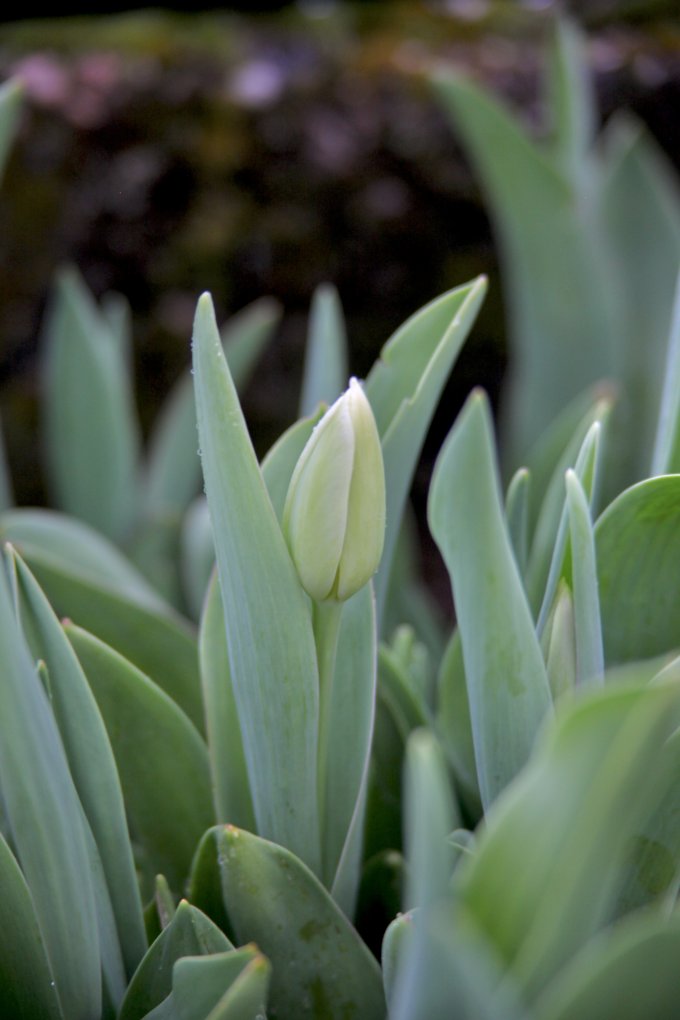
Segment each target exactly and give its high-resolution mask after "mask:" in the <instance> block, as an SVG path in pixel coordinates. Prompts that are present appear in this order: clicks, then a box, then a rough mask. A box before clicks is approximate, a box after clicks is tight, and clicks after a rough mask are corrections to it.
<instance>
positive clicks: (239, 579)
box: [193, 295, 320, 870]
mask: <svg viewBox="0 0 680 1020" xmlns="http://www.w3.org/2000/svg"><path fill="white" fill-rule="evenodd" d="M193 343H194V380H195V384H196V404H197V409H198V425H199V438H200V445H201V456H202V461H203V473H204V476H205V484H206V494H207V497H208V506H209V508H210V518H211V520H212V525H213V534H214V537H215V549H216V556H217V568H218V575H219V579H220V588H221V591H222V601H223V605H224V619H225V628H226V634H227V648H228V654H229V663H230V667H231V677H232V683H233V687H234V694H235V699H236V704H237V708H238V716H239V721H240V724H241V731H242V736H243V746H244V752H245V757H246V762H247V765H248V775H249V779H250V789H251V793H252V797H253V807H254V810H255V817H256V819H257V826H258V831H259V832H261V833H262V834H263V835H264V836H267V837H269V838H272V839H275V840H277V841H278V842H279V843H281V844H283V845H285V846H288V847H290V848H291V849H292V850H293V851H295V852H297V854H298V855H299V856H300V857H301V858H303V859H304V860H306V861H307V862H309V864H310V865H311V867H312V868H313V869H315V870H318V868H319V863H320V848H319V820H318V811H317V788H316V743H317V715H318V672H317V664H316V650H315V647H314V637H313V633H312V624H311V618H310V613H309V608H308V604H307V600H306V597H305V594H304V592H303V591H302V588H301V586H300V583H299V581H298V578H297V575H296V573H295V568H294V566H293V563H292V561H291V559H290V556H289V553H288V550H287V548H286V544H285V541H284V538H283V535H282V533H281V530H280V528H279V524H278V521H277V520H276V515H275V513H274V509H273V507H272V504H271V501H270V499H269V496H268V494H267V490H266V487H265V483H264V480H263V478H262V474H261V472H260V469H259V466H258V463H257V459H256V456H255V451H254V450H253V447H252V444H251V441H250V437H249V435H248V431H247V428H246V425H245V422H244V420H243V414H242V412H241V409H240V406H239V403H238V398H237V396H236V390H235V388H234V384H233V382H232V379H231V376H230V374H229V369H228V367H227V363H226V360H225V358H224V355H223V352H222V346H221V344H220V342H219V335H218V333H217V326H216V323H215V318H214V313H213V309H212V303H211V300H210V297H209V296H208V295H204V296H203V297H202V298H201V299H200V301H199V305H198V310H197V313H196V323H195V328H194V341H193Z"/></svg>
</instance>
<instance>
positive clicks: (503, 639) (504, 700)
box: [428, 392, 551, 808]
mask: <svg viewBox="0 0 680 1020" xmlns="http://www.w3.org/2000/svg"><path fill="white" fill-rule="evenodd" d="M428 517H429V522H430V530H431V531H432V534H433V536H434V539H435V541H436V542H437V545H438V546H439V549H440V550H441V553H442V555H443V557H444V561H445V563H446V566H447V569H448V571H449V575H450V577H451V584H452V588H453V595H454V601H455V606H456V616H457V620H458V629H459V631H460V636H461V642H462V647H463V660H464V664H465V675H466V678H467V687H468V700H469V704H470V718H471V720H472V732H473V739H474V748H475V761H476V765H477V776H478V779H479V788H480V793H481V797H482V803H483V804H484V806H485V808H486V807H488V806H489V804H491V803H492V801H493V800H494V799H495V797H496V796H497V795H498V794H499V793H500V792H501V790H502V789H503V788H504V787H505V786H506V785H507V784H508V783H509V782H510V780H511V779H512V778H513V776H515V775H516V773H517V772H518V771H519V770H520V768H521V767H522V765H524V763H525V762H526V760H527V758H528V757H529V754H530V751H531V748H532V745H533V742H534V738H535V736H536V731H537V729H538V726H539V725H540V722H541V720H542V719H543V717H544V716H545V715H546V713H547V712H548V710H549V708H550V704H551V699H550V690H549V687H548V679H547V676H546V672H545V666H544V663H543V657H542V654H541V649H540V646H539V643H538V639H537V637H536V632H535V630H534V624H533V620H532V618H531V612H530V609H529V605H528V603H527V600H526V596H525V594H524V588H523V585H522V581H521V579H520V576H519V573H518V570H517V564H516V561H515V557H514V554H513V552H512V548H511V546H510V540H509V537H508V534H507V531H506V528H505V521H504V517H503V509H502V506H501V499H500V490H499V480H498V474H497V467H496V462H495V455H494V449H493V433H492V425H491V416H490V412H489V409H488V405H487V402H486V398H485V397H484V396H483V394H481V393H480V392H478V393H475V394H473V395H472V396H471V397H470V398H469V399H468V401H467V403H466V405H465V407H464V408H463V411H462V412H461V414H460V416H459V418H458V420H457V422H456V424H455V425H454V427H453V429H452V430H451V432H450V434H449V437H448V439H447V440H446V443H445V444H444V447H443V448H442V451H441V453H440V454H439V457H438V459H437V463H436V465H435V470H434V474H433V478H432V485H431V488H430V496H429V504H428Z"/></svg>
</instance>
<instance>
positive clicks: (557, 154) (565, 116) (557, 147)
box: [546, 18, 595, 188]
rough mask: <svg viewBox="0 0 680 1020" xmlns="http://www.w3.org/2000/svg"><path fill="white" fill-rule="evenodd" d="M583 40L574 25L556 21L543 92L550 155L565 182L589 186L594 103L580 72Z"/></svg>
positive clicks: (586, 79) (588, 84) (581, 69)
mask: <svg viewBox="0 0 680 1020" xmlns="http://www.w3.org/2000/svg"><path fill="white" fill-rule="evenodd" d="M582 50H583V39H582V38H581V33H580V32H579V31H578V30H577V29H576V28H575V26H574V25H573V23H571V22H569V21H567V20H566V19H564V18H562V19H559V20H558V22H557V25H556V29H555V37H554V41H553V45H552V47H551V53H550V59H549V61H548V67H547V81H546V91H547V93H548V106H549V109H550V111H551V113H552V121H553V154H554V159H555V162H556V164H557V165H558V166H559V168H560V169H561V171H562V172H563V174H564V175H565V177H566V178H567V179H570V180H572V181H573V182H574V184H576V185H579V184H580V185H581V186H582V187H584V188H586V187H589V186H590V185H591V184H592V181H591V180H590V177H591V173H590V171H591V165H590V164H591V157H590V150H591V146H592V143H593V140H594V138H595V116H594V111H595V101H594V97H593V94H592V88H591V86H590V82H589V80H588V77H587V76H586V75H585V74H584V73H583V53H582Z"/></svg>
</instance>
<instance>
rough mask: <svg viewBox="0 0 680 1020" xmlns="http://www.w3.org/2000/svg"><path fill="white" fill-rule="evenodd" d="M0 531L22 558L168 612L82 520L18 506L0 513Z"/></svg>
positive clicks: (123, 559) (118, 554)
mask: <svg viewBox="0 0 680 1020" xmlns="http://www.w3.org/2000/svg"><path fill="white" fill-rule="evenodd" d="M0 535H1V536H2V540H3V542H8V541H9V542H11V543H12V545H14V546H16V547H17V549H18V550H19V551H20V552H21V553H22V555H23V556H24V559H29V558H38V559H41V560H45V561H47V562H48V563H49V564H50V565H51V566H52V567H53V568H54V569H55V570H60V571H63V572H64V573H67V574H72V575H74V576H75V577H78V578H80V579H81V580H82V581H83V582H85V583H89V584H92V585H96V586H98V587H103V588H110V589H111V590H112V591H115V592H116V593H117V594H119V595H121V596H122V597H124V598H126V599H130V601H132V602H135V603H138V604H139V605H141V606H144V607H145V608H148V609H152V610H156V611H166V612H168V613H172V610H171V609H170V607H169V606H168V605H167V603H165V602H164V601H163V599H162V598H161V597H160V596H159V594H158V593H157V592H156V591H155V590H154V589H153V588H152V587H151V585H150V584H149V583H148V581H147V580H146V579H145V578H144V577H143V576H142V574H140V572H139V571H138V570H137V569H136V568H135V567H134V566H133V565H132V563H130V561H129V560H128V559H126V557H125V556H124V555H123V554H122V553H121V552H120V550H119V549H117V548H116V546H115V545H113V544H112V543H111V542H109V541H108V539H106V538H104V536H103V535H100V534H99V532H97V531H95V530H94V528H91V527H89V525H87V524H85V523H83V522H82V521H77V520H75V519H73V518H72V517H67V516H66V515H65V514H60V513H56V512H55V511H53V510H42V509H40V510H31V509H24V508H23V507H22V508H20V509H17V510H12V511H10V512H9V513H5V514H3V515H2V517H0Z"/></svg>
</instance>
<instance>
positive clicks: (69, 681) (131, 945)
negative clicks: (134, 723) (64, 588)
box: [13, 554, 146, 976]
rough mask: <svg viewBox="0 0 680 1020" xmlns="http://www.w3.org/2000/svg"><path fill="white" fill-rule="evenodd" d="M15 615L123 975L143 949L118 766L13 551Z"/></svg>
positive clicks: (46, 608) (52, 620)
mask: <svg viewBox="0 0 680 1020" xmlns="http://www.w3.org/2000/svg"><path fill="white" fill-rule="evenodd" d="M13 564H14V569H15V571H16V578H17V584H18V596H19V606H20V618H21V621H22V624H23V627H24V633H25V634H26V635H27V637H28V638H29V640H30V641H31V643H32V649H31V650H32V651H33V654H34V656H36V657H37V658H40V659H42V661H43V662H44V663H45V664H46V666H47V670H48V675H49V684H50V697H51V702H52V709H53V711H54V714H55V718H56V720H57V723H58V725H59V730H60V734H61V738H62V741H63V744H64V749H65V751H66V756H67V758H68V761H69V766H70V769H71V775H72V776H73V780H74V783H75V785H76V789H77V790H78V795H79V797H80V800H81V803H82V805H83V809H84V811H85V815H86V817H87V820H88V824H89V826H90V828H91V830H92V835H93V838H94V841H95V843H96V848H97V852H98V854H99V856H100V857H101V863H102V866H103V873H104V876H105V879H106V884H107V887H108V892H109V895H110V898H111V905H112V907H113V911H114V914H115V918H116V925H117V929H118V935H119V939H120V943H121V946H122V949H123V954H124V958H125V964H126V968H127V971H128V976H130V975H131V974H132V972H133V971H134V969H135V967H136V966H137V964H138V963H139V961H140V959H141V957H142V956H143V954H144V952H145V951H146V937H145V935H144V922H143V919H142V906H141V901H140V898H139V890H138V888H137V876H136V874H135V869H134V861H133V859H132V850H131V847H130V839H129V836H128V831H127V823H126V819H125V807H124V804H123V796H122V793H121V788H120V782H119V779H118V772H117V770H116V765H115V761H114V757H113V753H112V751H111V745H110V743H109V739H108V737H107V734H106V729H105V727H104V723H103V721H102V717H101V715H100V713H99V710H98V708H97V703H96V701H95V699H94V697H93V695H92V692H91V690H90V687H89V685H88V682H87V679H86V678H85V675H84V673H83V671H82V668H81V666H80V663H79V662H78V659H77V658H76V655H75V652H74V651H73V648H72V647H71V645H70V643H69V641H68V639H67V637H66V635H65V634H64V632H63V629H62V627H61V625H60V624H59V621H58V620H57V618H56V616H55V615H54V613H53V612H52V609H51V607H50V605H49V603H48V601H47V599H46V598H45V596H44V595H43V593H42V591H41V590H40V587H39V586H38V584H37V582H36V580H35V578H34V577H33V576H32V574H31V573H30V571H29V570H28V568H27V566H26V564H25V563H23V561H22V560H21V559H20V558H19V557H17V556H16V554H14V557H13Z"/></svg>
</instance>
